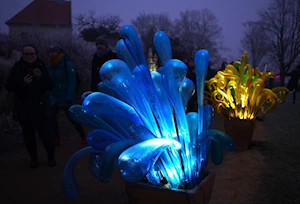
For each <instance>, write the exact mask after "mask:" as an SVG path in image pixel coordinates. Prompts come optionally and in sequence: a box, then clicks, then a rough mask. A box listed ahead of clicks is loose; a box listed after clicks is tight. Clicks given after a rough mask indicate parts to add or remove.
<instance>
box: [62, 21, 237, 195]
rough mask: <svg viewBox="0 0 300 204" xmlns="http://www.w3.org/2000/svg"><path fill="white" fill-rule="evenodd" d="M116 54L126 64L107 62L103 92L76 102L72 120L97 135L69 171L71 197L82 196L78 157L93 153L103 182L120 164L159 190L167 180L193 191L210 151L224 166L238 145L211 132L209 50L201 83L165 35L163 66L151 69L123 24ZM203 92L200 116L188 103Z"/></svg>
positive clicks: (200, 57) (158, 39) (129, 175)
mask: <svg viewBox="0 0 300 204" xmlns="http://www.w3.org/2000/svg"><path fill="white" fill-rule="evenodd" d="M121 36H122V39H121V40H119V41H118V43H117V45H116V50H117V54H118V56H119V58H120V59H121V60H117V59H115V60H110V61H107V62H106V63H105V64H104V65H103V66H102V67H101V69H100V73H99V74H100V77H101V79H102V82H101V83H99V85H98V89H99V91H100V92H95V93H91V92H85V93H84V94H83V95H82V100H83V103H82V105H74V106H72V107H71V108H70V110H69V112H70V115H71V117H72V118H73V119H74V120H76V121H78V122H80V123H83V124H86V125H91V126H93V127H94V128H95V129H96V130H94V131H91V132H90V133H89V135H88V137H87V141H88V144H89V145H90V147H89V148H87V149H84V150H80V151H78V152H77V153H75V154H74V155H73V156H72V157H71V158H70V160H69V161H68V163H67V165H66V168H65V177H64V183H65V185H64V192H65V194H66V196H68V197H76V196H77V195H78V189H77V184H76V180H75V177H74V175H73V171H74V166H75V162H76V160H78V158H79V157H80V156H83V155H84V154H89V153H93V155H92V157H91V159H90V163H89V165H90V170H91V171H92V173H93V175H95V176H96V177H97V178H99V179H100V180H101V181H102V182H108V181H109V179H110V178H111V175H112V172H113V167H114V162H116V161H118V166H119V169H120V171H121V173H122V175H123V176H124V178H125V179H127V180H128V181H131V182H137V181H140V180H142V179H144V178H146V179H147V180H148V182H149V183H151V184H152V185H157V186H160V185H161V181H162V180H163V179H164V180H166V181H167V182H168V186H171V188H178V187H179V186H184V187H185V188H192V187H194V186H195V185H197V184H198V183H199V182H200V179H201V172H202V170H203V168H205V167H206V165H207V160H208V155H209V153H210V152H211V157H212V161H213V163H214V164H220V163H221V162H222V158H223V157H222V149H221V148H225V149H227V150H231V149H233V148H234V144H233V141H232V140H231V139H230V138H229V137H228V136H226V135H225V134H224V133H222V132H220V131H217V130H209V129H210V124H211V119H212V115H213V109H212V107H211V106H210V105H205V106H204V104H203V101H204V95H203V92H204V80H205V75H206V71H207V67H208V61H209V53H208V52H207V51H206V50H199V51H197V52H196V54H195V57H194V61H195V69H196V75H197V77H196V78H197V84H196V85H195V84H194V83H193V82H192V81H191V80H190V79H187V78H186V73H187V66H186V65H185V64H184V63H183V62H182V61H180V60H177V59H172V48H171V44H170V40H169V38H168V36H167V35H166V34H165V33H164V32H163V31H159V32H157V33H156V34H155V36H154V45H155V48H156V51H157V54H158V57H159V58H160V61H161V62H162V64H163V66H162V67H160V68H159V69H158V71H157V72H150V70H149V68H148V65H147V62H146V58H145V56H144V53H143V50H142V46H141V43H140V40H139V38H138V35H137V33H136V31H135V30H134V28H133V27H131V26H128V25H127V26H124V27H123V28H122V31H121ZM195 87H196V88H197V93H196V94H197V98H198V112H197V113H196V112H191V113H188V114H186V113H185V110H186V105H187V103H188V101H189V99H190V98H191V96H192V95H193V94H195Z"/></svg>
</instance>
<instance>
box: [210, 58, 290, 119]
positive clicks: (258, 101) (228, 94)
mask: <svg viewBox="0 0 300 204" xmlns="http://www.w3.org/2000/svg"><path fill="white" fill-rule="evenodd" d="M267 77H271V78H274V77H275V74H274V73H272V72H267V71H266V68H265V70H264V71H263V72H260V71H259V70H258V69H257V68H252V66H251V65H250V64H247V54H246V52H244V53H243V55H242V61H241V62H239V61H236V62H234V63H233V65H231V64H229V65H227V66H226V68H225V70H224V71H219V72H218V73H217V74H216V75H215V76H214V77H213V78H211V79H210V80H209V81H208V82H207V83H206V85H207V87H208V91H206V92H205V95H206V99H208V100H209V101H211V102H212V103H213V105H214V107H215V110H216V112H218V113H222V114H224V115H225V116H226V117H227V118H229V119H230V118H239V119H248V120H252V119H254V118H255V117H256V116H257V114H258V113H259V112H260V111H262V112H263V113H269V112H271V111H273V110H274V109H275V107H276V105H277V103H278V102H279V103H282V102H283V101H284V100H285V97H286V95H287V94H288V93H289V92H290V91H289V90H288V89H287V88H285V87H276V88H273V89H271V90H270V89H267V88H265V80H266V78H267ZM277 95H279V98H278V96H277ZM266 105H267V108H265V106H266Z"/></svg>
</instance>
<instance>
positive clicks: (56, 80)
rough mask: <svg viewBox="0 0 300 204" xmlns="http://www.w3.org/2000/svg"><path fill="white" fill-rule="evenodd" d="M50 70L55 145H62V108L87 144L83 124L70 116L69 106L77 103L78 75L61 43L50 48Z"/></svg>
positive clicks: (82, 141) (83, 142)
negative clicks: (60, 115) (60, 123)
mask: <svg viewBox="0 0 300 204" xmlns="http://www.w3.org/2000/svg"><path fill="white" fill-rule="evenodd" d="M48 53H49V65H48V71H49V73H50V75H51V77H52V80H53V90H52V91H51V92H50V102H51V106H52V113H53V114H52V135H53V137H54V143H55V145H57V146H59V145H60V132H59V125H58V121H57V117H58V113H59V111H60V110H62V111H64V113H65V114H66V115H67V117H68V119H69V121H70V122H71V123H72V124H73V125H74V127H75V129H76V130H77V132H78V133H79V137H80V138H81V143H82V144H87V142H86V134H85V131H84V128H83V126H82V125H81V124H80V123H78V122H75V121H74V120H72V119H71V118H70V115H69V108H70V107H71V106H72V105H74V104H75V103H76V89H77V88H76V86H77V77H76V71H75V65H74V64H73V63H72V62H71V60H70V58H69V57H68V55H67V54H66V53H64V52H63V50H62V48H61V47H60V46H59V45H51V46H50V47H49V49H48Z"/></svg>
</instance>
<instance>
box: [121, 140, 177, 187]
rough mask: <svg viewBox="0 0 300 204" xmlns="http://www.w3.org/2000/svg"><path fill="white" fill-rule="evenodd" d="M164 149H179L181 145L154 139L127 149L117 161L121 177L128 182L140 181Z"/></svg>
mask: <svg viewBox="0 0 300 204" xmlns="http://www.w3.org/2000/svg"><path fill="white" fill-rule="evenodd" d="M166 148H174V149H180V148H181V144H180V143H179V142H177V141H176V140H173V139H165V138H156V139H150V140H146V141H143V142H140V143H138V144H136V145H134V146H132V147H130V148H128V149H127V150H125V151H124V152H123V153H122V154H121V155H120V156H119V159H118V163H119V167H120V171H121V173H122V175H123V176H124V178H125V179H126V180H128V181H130V182H137V181H140V180H141V179H142V178H143V177H144V176H145V175H146V174H148V172H149V171H150V169H151V168H152V166H153V165H154V164H155V162H156V161H157V159H158V158H159V156H160V155H161V153H162V152H163V151H164V150H165V149H166Z"/></svg>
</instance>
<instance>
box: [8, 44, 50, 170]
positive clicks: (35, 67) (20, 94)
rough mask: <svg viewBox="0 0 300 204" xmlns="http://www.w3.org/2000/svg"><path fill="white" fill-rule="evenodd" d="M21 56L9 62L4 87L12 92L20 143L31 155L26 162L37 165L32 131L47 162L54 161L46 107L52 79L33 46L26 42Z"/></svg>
mask: <svg viewBox="0 0 300 204" xmlns="http://www.w3.org/2000/svg"><path fill="white" fill-rule="evenodd" d="M22 52H23V56H22V58H21V59H20V60H19V61H18V62H17V63H16V64H15V65H14V66H13V68H12V70H11V73H10V74H9V76H8V79H7V82H6V89H7V90H8V91H9V92H13V93H14V104H13V114H14V119H15V120H17V121H19V123H20V125H21V128H22V132H23V137H24V143H25V145H26V148H27V151H28V153H29V155H30V157H31V161H30V166H31V167H32V168H37V167H38V165H39V161H38V155H37V145H36V138H35V131H37V133H38V135H39V137H40V139H41V141H42V142H43V145H44V148H45V150H46V151H47V154H48V165H49V166H50V167H53V166H55V165H56V162H55V157H54V144H53V140H52V137H51V134H49V132H50V131H49V117H50V115H49V114H50V112H49V111H50V110H49V109H50V107H49V98H48V95H47V91H50V90H51V89H52V86H53V85H52V80H51V76H50V75H49V73H48V71H47V68H46V66H45V64H44V62H43V61H42V60H40V59H39V58H38V57H37V54H38V53H37V49H36V48H35V47H34V46H33V45H26V46H24V47H23V49H22Z"/></svg>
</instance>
